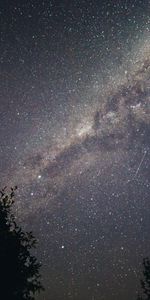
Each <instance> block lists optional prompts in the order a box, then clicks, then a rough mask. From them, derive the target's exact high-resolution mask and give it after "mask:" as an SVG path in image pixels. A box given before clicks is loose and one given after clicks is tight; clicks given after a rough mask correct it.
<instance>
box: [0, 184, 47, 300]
mask: <svg viewBox="0 0 150 300" xmlns="http://www.w3.org/2000/svg"><path fill="white" fill-rule="evenodd" d="M16 188H17V187H15V188H14V189H13V188H12V189H11V192H9V193H7V191H6V188H4V189H3V190H2V191H0V299H2V300H33V299H35V298H34V296H35V293H36V292H40V291H41V290H43V287H42V284H41V282H40V278H41V276H40V273H39V269H40V264H39V263H38V262H37V259H36V258H35V257H34V256H33V255H31V253H30V251H31V250H32V248H34V247H35V246H36V239H35V238H34V236H33V234H32V232H24V231H23V230H22V229H21V227H20V226H18V225H17V224H16V221H15V217H14V215H13V213H12V211H11V209H12V205H13V203H14V191H15V189H16Z"/></svg>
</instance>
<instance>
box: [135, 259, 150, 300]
mask: <svg viewBox="0 0 150 300" xmlns="http://www.w3.org/2000/svg"><path fill="white" fill-rule="evenodd" d="M143 267H144V270H143V279H142V280H141V287H142V293H143V296H138V299H137V300H150V260H149V258H147V257H146V258H144V259H143Z"/></svg>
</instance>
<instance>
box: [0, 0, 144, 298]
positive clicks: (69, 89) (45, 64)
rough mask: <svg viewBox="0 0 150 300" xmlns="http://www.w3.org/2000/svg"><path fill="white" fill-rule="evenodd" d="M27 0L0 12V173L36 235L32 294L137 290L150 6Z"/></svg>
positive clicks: (21, 218)
mask: <svg viewBox="0 0 150 300" xmlns="http://www.w3.org/2000/svg"><path fill="white" fill-rule="evenodd" d="M23 2H24V1H23ZM30 2H31V4H30V5H26V3H24V4H17V3H16V5H14V6H13V7H12V6H11V5H10V7H7V4H5V3H4V8H5V9H4V8H2V9H1V11H2V16H3V22H2V23H3V27H2V33H1V41H2V43H1V45H0V46H1V53H2V54H1V69H0V76H1V82H0V84H1V94H0V101H1V128H0V130H1V132H0V133H1V149H0V153H1V164H0V170H1V174H2V176H1V185H2V186H4V185H7V186H8V187H9V186H14V185H17V186H18V190H17V193H16V203H15V214H16V217H17V220H18V222H20V223H21V224H22V226H23V227H25V228H27V229H30V230H33V232H34V234H35V236H36V237H37V239H38V241H39V244H38V248H37V251H36V255H37V257H38V259H39V260H40V261H41V262H42V276H43V283H44V286H45V292H44V293H43V294H41V295H39V296H37V299H39V300H41V299H42V300H43V299H44V300H50V299H52V300H54V299H55V300H63V299H64V300H67V299H68V300H69V299H74V300H98V299H103V300H120V299H122V300H127V299H129V298H130V299H131V298H132V299H136V297H137V292H138V290H139V289H140V287H139V282H140V277H141V263H142V259H143V257H144V256H150V250H149V249H150V239H149V231H150V230H149V229H150V217H149V215H150V213H149V212H150V203H149V193H150V170H149V165H150V42H149V18H148V3H146V1H145V2H144V1H142V2H141V1H125V2H124V4H121V2H119V1H118V3H117V4H116V2H115V4H113V3H112V2H111V1H88V0H87V1H86V2H85V1H80V2H81V3H78V1H75V2H74V1H72V3H71V4H68V3H67V2H66V1H61V3H60V4H59V3H58V5H57V4H56V3H54V2H55V1H42V2H41V3H40V2H39V1H37V3H38V5H37V3H36V4H35V3H34V1H30ZM82 2H83V3H82ZM131 2H132V3H131ZM5 5H6V7H5ZM6 12H7V14H6ZM6 16H7V18H6Z"/></svg>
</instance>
